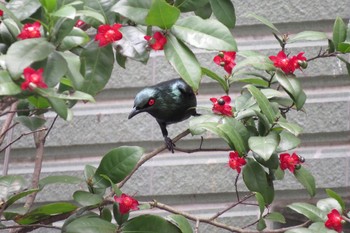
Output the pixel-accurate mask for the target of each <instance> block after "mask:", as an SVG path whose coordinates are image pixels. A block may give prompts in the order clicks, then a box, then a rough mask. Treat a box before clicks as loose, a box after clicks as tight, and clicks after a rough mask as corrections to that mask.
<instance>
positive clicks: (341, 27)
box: [333, 17, 347, 50]
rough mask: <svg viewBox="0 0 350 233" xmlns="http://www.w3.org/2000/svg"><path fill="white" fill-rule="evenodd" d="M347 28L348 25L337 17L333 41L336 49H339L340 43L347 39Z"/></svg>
mask: <svg viewBox="0 0 350 233" xmlns="http://www.w3.org/2000/svg"><path fill="white" fill-rule="evenodd" d="M346 30H347V27H346V24H345V23H344V21H343V20H342V19H341V18H340V17H337V18H336V19H335V22H334V25H333V43H334V48H335V49H336V50H338V44H339V43H341V42H344V41H345V39H346Z"/></svg>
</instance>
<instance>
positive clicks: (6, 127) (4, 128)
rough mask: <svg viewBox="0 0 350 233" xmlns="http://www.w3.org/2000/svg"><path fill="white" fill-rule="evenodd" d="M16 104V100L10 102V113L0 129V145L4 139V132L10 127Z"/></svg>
mask: <svg viewBox="0 0 350 233" xmlns="http://www.w3.org/2000/svg"><path fill="white" fill-rule="evenodd" d="M17 104H18V102H17V101H15V102H13V103H12V104H11V108H10V111H12V112H11V113H9V115H8V116H7V118H6V121H5V123H4V125H3V127H2V129H1V132H0V145H1V144H2V143H3V141H4V139H5V135H6V132H7V131H8V129H9V127H10V124H11V122H12V120H13V117H14V116H15V114H16V112H15V110H16V108H17Z"/></svg>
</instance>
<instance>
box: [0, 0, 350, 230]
mask: <svg viewBox="0 0 350 233" xmlns="http://www.w3.org/2000/svg"><path fill="white" fill-rule="evenodd" d="M233 2H234V4H235V8H236V12H237V27H236V28H235V29H234V30H233V34H234V36H235V38H236V40H237V42H238V47H239V49H240V50H256V51H258V52H261V53H263V54H270V55H275V54H276V53H277V52H278V50H279V47H278V43H277V41H276V40H274V38H273V36H271V34H270V32H269V30H268V29H267V28H266V27H265V26H262V25H259V24H258V22H257V21H256V20H254V19H251V18H247V17H245V16H246V15H247V13H249V12H254V13H256V14H258V15H262V16H265V17H267V18H269V19H270V20H271V21H272V22H274V23H275V25H276V26H277V27H278V28H279V29H280V30H281V31H283V32H286V33H290V34H292V33H296V32H299V31H302V30H316V31H323V32H331V31H332V26H333V22H334V19H335V17H336V16H340V17H342V18H343V19H346V22H348V19H349V17H350V1H349V0H340V1H334V0H323V1H305V0H303V1H302V0H294V1H283V0H270V1H266V0H265V1H259V0H255V1H238V0H235V1H233ZM321 46H323V47H325V46H326V43H325V42H318V41H317V42H300V43H295V44H293V45H292V46H291V47H289V48H290V51H292V53H296V52H299V51H305V52H306V54H305V55H306V57H312V56H315V55H316V54H317V52H318V50H319V48H320V47H321ZM196 52H197V56H198V58H199V60H200V62H201V63H202V64H203V66H206V67H210V68H213V69H214V70H216V71H217V72H218V73H221V74H224V73H223V69H221V68H220V67H217V66H216V65H215V64H214V63H213V62H212V59H213V57H214V56H215V53H211V52H208V51H200V50H196ZM297 75H298V76H299V77H300V78H301V79H302V85H303V87H304V88H305V91H306V93H307V95H308V100H307V103H306V105H305V110H306V111H305V113H304V112H299V113H296V112H291V113H290V114H289V116H288V117H289V119H293V120H294V121H295V122H297V123H299V124H300V125H301V126H302V127H304V129H305V130H304V133H303V135H302V136H301V139H302V145H301V147H300V148H298V149H297V150H296V151H297V152H298V153H299V154H300V155H302V156H304V157H305V158H306V163H305V167H307V169H309V170H310V171H311V172H312V174H313V175H314V176H315V177H316V180H317V188H318V189H319V192H318V195H317V198H320V197H322V196H324V191H323V190H324V188H333V189H334V190H336V191H338V192H340V193H341V194H349V191H350V190H349V183H350V180H349V175H350V174H349V172H350V169H349V166H350V120H349V119H350V78H349V77H348V76H346V68H345V67H344V65H343V64H341V63H339V62H338V61H337V60H336V59H319V60H317V61H315V62H312V63H310V64H309V68H308V69H306V70H305V71H304V72H302V73H301V72H299V71H298V72H297ZM175 77H177V75H176V73H175V71H174V70H173V69H172V68H171V67H170V65H169V64H168V63H167V61H166V60H165V59H164V56H163V53H154V54H152V56H151V59H150V60H149V63H148V64H147V65H142V64H140V63H137V62H134V61H129V62H128V63H127V69H126V70H123V69H122V68H120V67H115V70H114V72H113V77H112V78H111V80H110V82H109V83H108V85H107V88H106V89H105V90H104V91H103V92H101V93H100V94H99V95H98V96H97V103H95V104H91V103H87V104H79V105H77V106H76V107H75V108H74V109H73V111H74V118H73V120H72V121H71V122H64V121H63V120H58V122H57V123H56V124H55V127H54V129H53V130H52V132H51V134H50V136H49V137H48V140H47V148H46V155H45V156H46V157H45V162H44V168H43V176H46V175H48V174H49V173H50V174H52V173H55V174H70V175H77V176H82V175H83V169H84V165H85V164H91V165H97V164H98V162H99V160H100V159H101V156H102V155H103V154H105V153H106V152H108V151H109V150H110V149H111V148H113V147H117V146H120V145H139V146H143V147H145V149H146V151H150V150H151V149H152V148H155V147H157V146H160V145H162V143H163V139H162V136H161V133H160V129H159V127H158V125H157V124H156V122H155V121H154V120H153V119H152V118H151V117H150V116H148V115H146V114H142V115H138V116H136V117H134V118H133V119H132V120H127V115H128V113H129V111H130V110H131V108H132V105H133V97H134V95H135V93H137V91H138V90H140V89H141V88H142V87H143V86H145V85H151V84H155V83H157V82H160V81H164V80H168V79H171V78H175ZM239 88H240V87H238V86H237V87H233V88H232V90H231V94H232V96H235V95H236V93H238V91H239ZM222 94H223V93H222V92H221V91H220V89H219V88H218V86H217V85H216V84H212V83H211V81H210V80H209V79H208V78H204V79H203V84H202V86H201V89H200V92H199V95H198V102H199V104H198V105H199V106H206V107H210V104H211V103H210V101H209V98H210V97H212V96H216V97H217V96H220V95H222ZM49 117H50V118H51V120H52V116H49ZM49 121H50V120H49ZM187 126H188V121H186V122H184V123H180V124H177V125H173V126H171V127H169V134H170V136H176V135H177V134H178V133H179V132H181V131H182V130H184V129H186V127H187ZM32 142H33V140H32V138H30V137H27V138H23V139H21V140H20V141H19V142H18V143H17V144H16V145H15V146H14V150H13V153H12V157H11V161H12V162H11V167H10V173H11V174H25V175H26V176H28V177H30V174H31V173H32V171H33V163H32V161H33V157H34V150H33V149H32V148H33V143H32ZM199 142H200V140H199V137H191V136H188V137H186V138H185V139H184V140H183V141H181V142H179V143H177V147H181V148H183V147H185V148H197V147H198V146H199ZM220 145H224V144H223V142H222V141H221V140H219V139H217V138H215V137H214V136H213V135H210V134H208V135H206V136H205V140H204V146H205V147H209V148H210V147H217V146H220ZM0 156H1V159H2V158H3V154H1V155H0ZM227 158H228V153H227V152H215V153H208V152H206V153H195V154H185V153H180V152H176V153H175V154H170V153H167V152H165V153H162V154H161V155H159V156H157V157H155V158H153V159H152V160H151V161H149V162H147V163H146V164H145V165H144V166H142V167H141V168H140V169H139V170H138V172H137V173H136V174H135V176H134V177H133V178H132V179H131V180H130V181H129V182H128V183H127V184H126V185H125V187H124V188H123V191H124V192H126V193H129V194H135V193H136V197H137V198H138V199H140V200H152V199H156V200H158V201H161V202H165V203H167V204H171V205H175V206H178V208H180V209H182V210H186V211H189V212H191V213H196V214H202V215H204V216H208V215H210V214H213V213H215V212H217V211H218V210H219V209H220V208H223V207H224V206H225V205H226V204H227V203H229V202H230V201H232V200H234V199H235V193H234V186H233V184H234V179H235V176H236V172H235V171H232V170H231V169H229V167H228V165H227ZM0 168H1V167H0ZM1 169H2V168H1ZM62 187H63V186H57V187H48V188H46V189H45V190H44V192H43V193H42V194H40V195H39V197H38V200H39V201H41V202H46V201H56V200H57V198H58V199H60V200H71V195H72V192H73V191H74V190H76V188H77V187H73V186H70V187H69V188H68V189H66V190H63V189H62ZM81 187H83V185H81ZM78 188H79V187H78ZM276 189H277V190H278V191H277V194H276V199H277V202H276V208H279V206H284V205H285V203H289V202H290V201H292V200H298V201H300V200H310V199H309V198H308V196H307V193H306V191H305V190H304V189H303V188H302V187H301V185H299V184H298V183H297V182H296V181H295V179H294V178H293V177H292V176H291V175H287V176H286V179H285V180H284V181H282V182H276ZM239 190H241V191H246V189H245V188H244V185H243V183H242V180H240V181H239ZM314 200H316V199H313V200H311V201H314ZM154 212H156V213H158V212H159V211H154ZM257 214H258V212H257V209H255V208H253V207H250V206H244V207H239V208H236V209H234V210H233V211H231V212H229V213H227V214H225V215H224V217H223V218H222V221H225V222H230V223H232V224H237V225H238V226H244V225H246V224H248V223H249V222H251V221H253V220H255V219H256V217H257ZM200 228H201V229H206V230H203V231H201V232H226V231H223V230H217V231H215V230H213V229H212V228H210V227H209V228H208V226H206V225H201V227H200ZM209 229H210V230H209Z"/></svg>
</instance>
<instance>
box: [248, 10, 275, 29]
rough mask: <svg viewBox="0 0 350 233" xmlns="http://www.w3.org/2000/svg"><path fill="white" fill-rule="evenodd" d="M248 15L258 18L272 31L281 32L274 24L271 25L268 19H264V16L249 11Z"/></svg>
mask: <svg viewBox="0 0 350 233" xmlns="http://www.w3.org/2000/svg"><path fill="white" fill-rule="evenodd" d="M248 17H252V18H255V19H257V20H259V21H260V22H261V23H263V24H265V25H266V26H267V27H269V28H270V29H272V31H273V32H274V33H276V34H281V33H280V31H279V30H278V29H277V28H276V27H275V25H273V24H272V23H271V22H270V21H269V20H268V19H266V18H264V17H262V16H259V15H256V14H253V13H250V14H249V15H248Z"/></svg>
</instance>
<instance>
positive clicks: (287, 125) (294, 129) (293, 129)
mask: <svg viewBox="0 0 350 233" xmlns="http://www.w3.org/2000/svg"><path fill="white" fill-rule="evenodd" d="M278 125H279V126H280V127H282V128H283V129H285V130H287V131H289V132H290V133H292V134H294V135H295V136H298V135H299V134H301V133H302V131H303V128H301V127H300V126H299V125H298V124H295V123H291V122H287V121H282V120H279V121H278Z"/></svg>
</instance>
